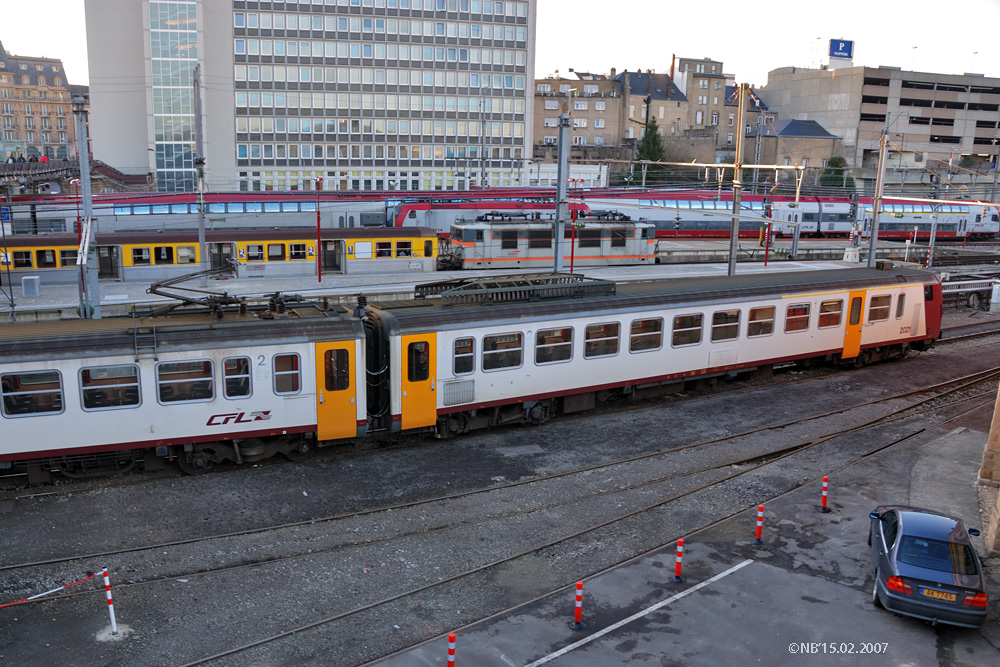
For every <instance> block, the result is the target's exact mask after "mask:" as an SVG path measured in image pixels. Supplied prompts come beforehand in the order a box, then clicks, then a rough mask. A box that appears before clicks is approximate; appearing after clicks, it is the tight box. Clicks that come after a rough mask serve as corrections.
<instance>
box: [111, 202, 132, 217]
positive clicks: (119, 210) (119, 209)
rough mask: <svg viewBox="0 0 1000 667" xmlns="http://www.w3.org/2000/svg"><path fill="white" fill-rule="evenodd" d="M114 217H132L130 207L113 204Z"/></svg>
mask: <svg viewBox="0 0 1000 667" xmlns="http://www.w3.org/2000/svg"><path fill="white" fill-rule="evenodd" d="M115 215H132V207H131V206H122V205H120V204H115Z"/></svg>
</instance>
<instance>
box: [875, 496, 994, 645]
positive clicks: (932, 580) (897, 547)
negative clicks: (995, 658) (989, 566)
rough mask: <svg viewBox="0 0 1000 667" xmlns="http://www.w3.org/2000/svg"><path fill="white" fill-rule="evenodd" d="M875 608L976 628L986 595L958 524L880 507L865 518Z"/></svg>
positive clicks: (980, 572)
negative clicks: (867, 520) (868, 523)
mask: <svg viewBox="0 0 1000 667" xmlns="http://www.w3.org/2000/svg"><path fill="white" fill-rule="evenodd" d="M868 516H869V517H871V529H870V531H869V534H868V544H870V545H871V548H872V565H873V567H874V568H875V586H874V587H873V588H872V602H873V603H874V604H875V606H877V607H884V608H885V609H888V610H889V611H892V612H895V613H897V614H903V615H905V616H912V617H914V618H921V619H924V620H925V621H931V622H932V623H948V624H950V625H958V626H962V627H967V628H978V627H979V626H981V625H982V624H983V621H985V620H986V607H987V602H988V595H987V592H986V580H985V578H984V577H983V568H982V565H981V564H980V562H979V555H978V554H977V553H976V549H975V547H973V545H972V542H971V541H970V540H969V535H978V534H979V531H978V530H975V529H971V530H966V528H965V524H964V523H962V520H961V519H955V518H953V517H949V516H945V515H943V514H938V513H937V512H933V511H931V510H927V509H921V508H919V507H909V506H906V505H883V506H879V507H878V508H876V509H875V511H873V512H871V513H870V514H869V515H868Z"/></svg>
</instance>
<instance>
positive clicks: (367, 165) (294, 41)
mask: <svg viewBox="0 0 1000 667" xmlns="http://www.w3.org/2000/svg"><path fill="white" fill-rule="evenodd" d="M86 10H87V31H88V41H89V58H90V69H91V127H92V131H93V146H94V154H95V157H97V158H98V159H101V160H104V161H105V162H107V163H109V164H112V165H113V166H115V167H117V168H119V169H121V170H122V171H125V172H126V173H139V172H141V173H145V172H149V171H155V172H156V176H157V184H158V187H159V189H161V190H168V191H169V190H191V189H194V184H195V181H196V170H195V165H194V158H195V153H196V151H195V111H194V109H195V105H194V80H193V78H194V69H195V67H196V66H198V65H200V66H201V68H200V90H201V100H202V123H203V128H204V150H203V153H204V157H205V158H206V166H205V176H206V186H207V187H208V189H211V190H237V189H243V190H272V189H273V190H295V189H299V190H304V189H314V188H317V187H322V188H323V189H327V190H415V189H426V190H430V189H441V190H451V189H455V190H458V189H465V188H468V187H470V186H479V185H484V184H489V185H515V184H520V183H522V182H523V179H522V172H523V170H524V168H525V162H526V161H527V160H528V159H529V158H530V146H531V137H530V134H531V127H532V115H533V111H532V104H531V103H530V102H531V98H530V97H529V95H530V93H531V86H532V74H531V73H532V71H533V69H534V39H535V34H534V32H535V0H519V1H506V0H504V1H501V0H492V1H491V0H311V1H305V0H302V1H293V0H282V1H278V0H272V1H270V2H268V1H260V2H245V1H242V0H224V1H223V0H213V1H207V0H141V1H140V2H134V3H121V2H117V1H116V0H86ZM319 179H322V180H321V181H320V180H319Z"/></svg>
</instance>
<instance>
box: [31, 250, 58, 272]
mask: <svg viewBox="0 0 1000 667" xmlns="http://www.w3.org/2000/svg"><path fill="white" fill-rule="evenodd" d="M55 265H56V251H55V250H36V251H35V266H37V267H38V268H40V269H51V268H54V267H55Z"/></svg>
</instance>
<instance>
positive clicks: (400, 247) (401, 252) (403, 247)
mask: <svg viewBox="0 0 1000 667" xmlns="http://www.w3.org/2000/svg"><path fill="white" fill-rule="evenodd" d="M412 256H413V243H412V242H411V241H396V257H412Z"/></svg>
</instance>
